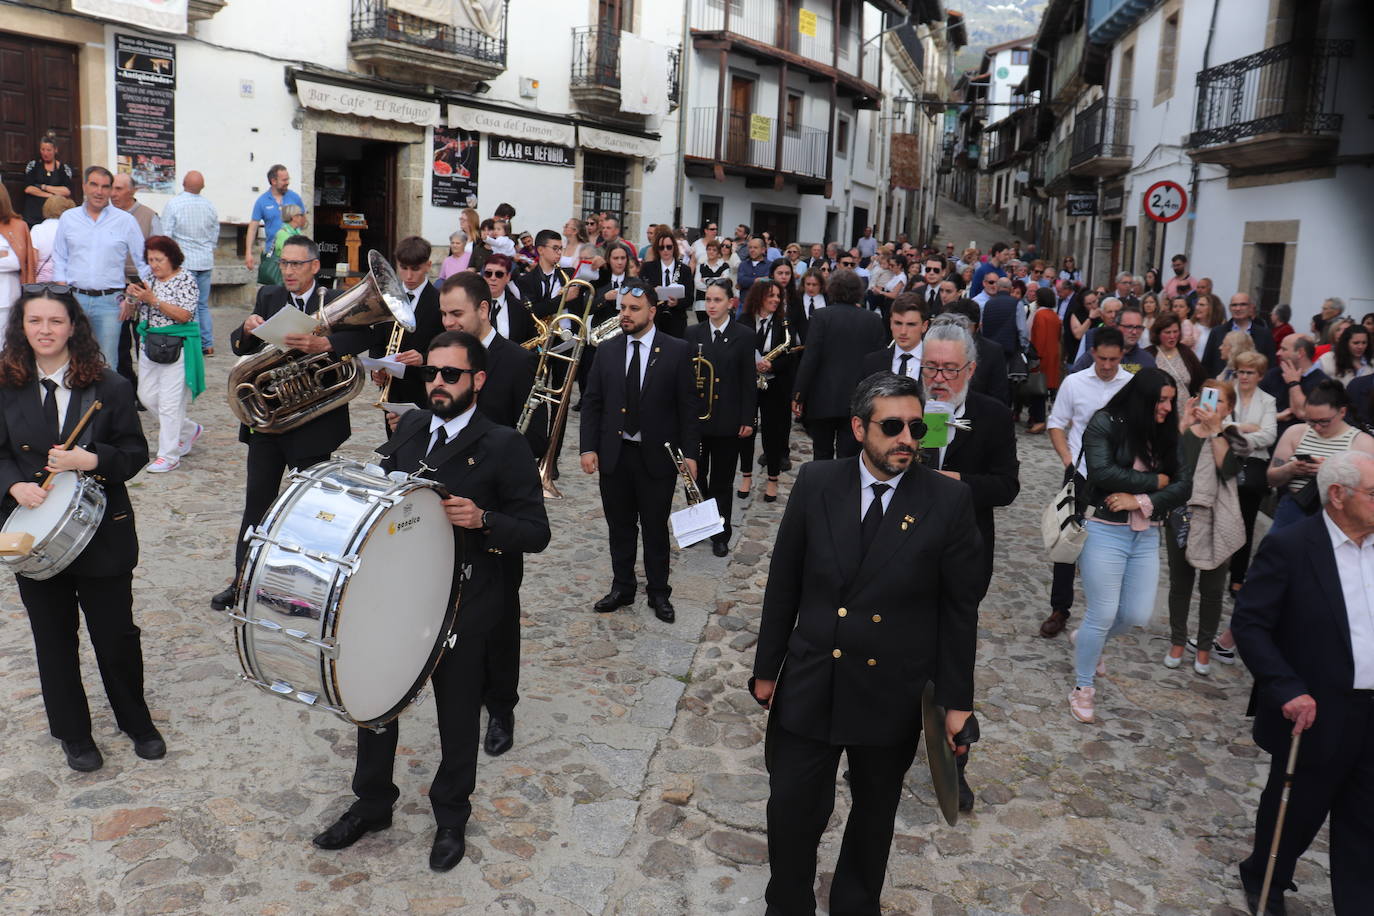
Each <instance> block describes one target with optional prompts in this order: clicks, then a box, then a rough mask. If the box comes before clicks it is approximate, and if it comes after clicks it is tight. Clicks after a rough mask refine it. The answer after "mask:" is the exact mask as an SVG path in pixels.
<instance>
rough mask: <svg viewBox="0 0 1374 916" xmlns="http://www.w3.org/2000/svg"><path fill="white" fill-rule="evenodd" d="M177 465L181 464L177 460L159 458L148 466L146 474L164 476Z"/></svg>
mask: <svg viewBox="0 0 1374 916" xmlns="http://www.w3.org/2000/svg"><path fill="white" fill-rule="evenodd" d="M178 464H181V462H180V461H178V460H177V459H175V458H163V457H159V458H158V459H157V460H156V461H154V462H153V463H152V464H150V465H148V473H149V474H166V473H167V472H168V471H170V470H172V469H173V468H175V467H176V466H177V465H178Z"/></svg>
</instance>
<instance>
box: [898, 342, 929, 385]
mask: <svg viewBox="0 0 1374 916" xmlns="http://www.w3.org/2000/svg"><path fill="white" fill-rule="evenodd" d="M925 348H926V344H925V341H924V340H923V341H921V342H920V343H918V344H917V345H916V346H915V347H914V348H913V349H911V350H903V349H902V348H901V347H899V346H896V345H895V344H894V345H893V347H892V374H893V375H901V374H902V357H903V356H910V357H911V359H909V360H907V361H906V376H907V377H908V378H914V379H916V381H918V382H919V381H920V380H921V354H922V353H923V352H924V351H925Z"/></svg>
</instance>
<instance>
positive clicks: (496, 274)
mask: <svg viewBox="0 0 1374 916" xmlns="http://www.w3.org/2000/svg"><path fill="white" fill-rule="evenodd" d="M505 275H506V272H505V271H504V270H484V271H482V276H484V277H491V278H492V279H494V280H499V279H501V278H502V277H504V276H505Z"/></svg>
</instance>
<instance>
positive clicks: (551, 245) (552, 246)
mask: <svg viewBox="0 0 1374 916" xmlns="http://www.w3.org/2000/svg"><path fill="white" fill-rule="evenodd" d="M539 247H540V248H547V249H549V251H554V252H562V250H563V246H562V245H559V244H557V243H556V242H545V243H544V244H543V245H540V246H539Z"/></svg>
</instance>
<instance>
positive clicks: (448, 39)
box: [350, 0, 510, 67]
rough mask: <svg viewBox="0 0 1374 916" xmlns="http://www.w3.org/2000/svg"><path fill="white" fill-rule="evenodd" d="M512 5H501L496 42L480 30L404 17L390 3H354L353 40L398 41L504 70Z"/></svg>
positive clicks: (361, 0)
mask: <svg viewBox="0 0 1374 916" xmlns="http://www.w3.org/2000/svg"><path fill="white" fill-rule="evenodd" d="M509 2H510V0H505V2H503V3H502V4H501V37H499V38H496V37H493V36H491V35H488V34H487V33H486V32H480V31H478V30H476V29H467V28H459V27H456V26H452V25H444V24H442V23H439V22H434V21H431V20H429V19H421V18H420V17H418V16H412V15H410V14H409V13H403V12H401V11H400V10H396V9H392V7H391V5H390V3H388V2H387V0H353V13H352V17H351V22H350V26H351V28H350V40H351V41H366V40H369V39H371V40H380V41H395V42H400V43H402V44H408V45H414V46H415V47H419V48H428V49H429V50H432V51H443V52H445V53H448V54H453V55H455V56H457V57H464V58H468V59H471V60H480V61H484V62H486V63H490V64H498V65H500V66H502V67H504V66H505V63H506V37H505V36H506V13H507V7H508V5H509Z"/></svg>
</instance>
